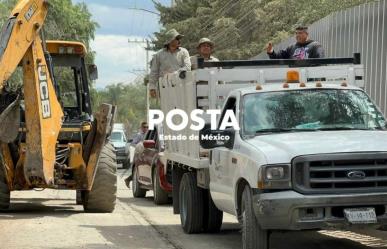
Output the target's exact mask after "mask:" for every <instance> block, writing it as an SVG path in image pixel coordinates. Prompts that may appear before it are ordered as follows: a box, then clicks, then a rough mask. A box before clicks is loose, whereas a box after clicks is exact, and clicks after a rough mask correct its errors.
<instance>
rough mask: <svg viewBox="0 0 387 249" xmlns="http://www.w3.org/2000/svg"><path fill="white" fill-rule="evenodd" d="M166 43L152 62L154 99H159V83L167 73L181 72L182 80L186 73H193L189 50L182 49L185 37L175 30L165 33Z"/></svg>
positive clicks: (150, 82)
mask: <svg viewBox="0 0 387 249" xmlns="http://www.w3.org/2000/svg"><path fill="white" fill-rule="evenodd" d="M165 36H166V41H165V43H164V48H163V49H161V50H160V51H158V52H157V53H156V54H155V55H154V56H153V59H152V62H151V72H150V76H149V89H150V90H149V91H150V96H151V97H152V98H156V97H157V91H158V81H159V78H161V77H163V76H164V75H165V74H167V73H173V72H179V75H180V77H181V78H184V77H185V72H187V71H191V61H190V57H189V53H188V50H187V49H185V48H183V47H180V40H181V38H183V37H184V36H183V35H181V34H179V32H177V31H176V30H175V29H171V30H169V31H168V32H167V33H165Z"/></svg>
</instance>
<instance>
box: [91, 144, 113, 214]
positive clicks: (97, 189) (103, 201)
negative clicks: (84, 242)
mask: <svg viewBox="0 0 387 249" xmlns="http://www.w3.org/2000/svg"><path fill="white" fill-rule="evenodd" d="M116 173H117V161H116V156H115V153H114V148H113V146H112V145H111V144H106V145H105V147H104V148H103V149H102V151H101V154H100V157H99V160H98V165H97V172H96V174H95V178H94V183H93V187H92V189H91V191H87V192H85V196H84V199H83V208H84V210H85V211H86V212H92V213H111V212H113V211H114V208H115V205H116V195H117V175H116Z"/></svg>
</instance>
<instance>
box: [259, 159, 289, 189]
mask: <svg viewBox="0 0 387 249" xmlns="http://www.w3.org/2000/svg"><path fill="white" fill-rule="evenodd" d="M290 176H291V171H290V165H288V164H280V165H263V166H261V168H260V169H259V173H258V188H260V189H290V188H291V187H292V185H291V177H290Z"/></svg>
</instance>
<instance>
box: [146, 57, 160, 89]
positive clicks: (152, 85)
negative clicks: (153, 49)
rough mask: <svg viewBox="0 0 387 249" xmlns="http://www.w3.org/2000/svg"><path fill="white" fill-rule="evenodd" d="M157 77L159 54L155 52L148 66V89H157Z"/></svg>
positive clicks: (158, 75) (158, 74)
mask: <svg viewBox="0 0 387 249" xmlns="http://www.w3.org/2000/svg"><path fill="white" fill-rule="evenodd" d="M159 77H160V63H159V56H158V54H155V55H154V56H153V58H152V61H151V68H150V74H149V90H156V89H157V82H158V81H159Z"/></svg>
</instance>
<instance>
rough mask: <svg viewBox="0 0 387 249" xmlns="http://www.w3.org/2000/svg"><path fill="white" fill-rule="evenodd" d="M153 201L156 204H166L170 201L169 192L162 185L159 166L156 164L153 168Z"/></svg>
mask: <svg viewBox="0 0 387 249" xmlns="http://www.w3.org/2000/svg"><path fill="white" fill-rule="evenodd" d="M152 175H153V179H152V183H153V201H154V203H155V204H156V205H164V204H167V203H168V193H167V192H165V191H164V189H162V188H161V186H160V177H159V168H158V167H157V166H156V167H155V169H154V170H153V174H152Z"/></svg>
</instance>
